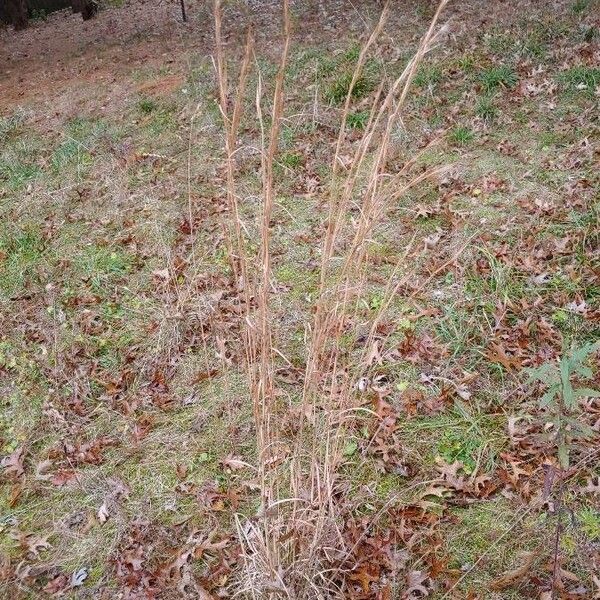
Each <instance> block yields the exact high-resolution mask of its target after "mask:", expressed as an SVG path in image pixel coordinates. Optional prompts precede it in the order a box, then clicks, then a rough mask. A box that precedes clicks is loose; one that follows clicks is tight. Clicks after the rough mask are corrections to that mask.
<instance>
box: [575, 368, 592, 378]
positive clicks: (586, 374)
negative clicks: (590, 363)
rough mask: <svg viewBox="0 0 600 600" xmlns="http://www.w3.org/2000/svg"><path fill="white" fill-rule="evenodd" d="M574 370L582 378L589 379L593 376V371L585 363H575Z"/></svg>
mask: <svg viewBox="0 0 600 600" xmlns="http://www.w3.org/2000/svg"><path fill="white" fill-rule="evenodd" d="M575 371H577V373H578V374H579V375H581V377H582V378H583V379H591V378H592V377H593V376H594V373H593V371H592V370H591V369H590V368H589V367H586V366H585V365H577V366H576V367H575Z"/></svg>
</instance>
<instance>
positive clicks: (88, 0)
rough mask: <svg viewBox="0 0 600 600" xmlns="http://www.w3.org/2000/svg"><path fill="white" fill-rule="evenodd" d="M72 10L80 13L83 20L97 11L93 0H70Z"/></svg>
mask: <svg viewBox="0 0 600 600" xmlns="http://www.w3.org/2000/svg"><path fill="white" fill-rule="evenodd" d="M71 7H72V8H73V12H78V13H81V16H82V17H83V20H84V21H87V20H88V19H91V18H92V17H93V16H94V15H95V14H96V13H97V12H98V5H97V4H96V1H95V0H72V2H71Z"/></svg>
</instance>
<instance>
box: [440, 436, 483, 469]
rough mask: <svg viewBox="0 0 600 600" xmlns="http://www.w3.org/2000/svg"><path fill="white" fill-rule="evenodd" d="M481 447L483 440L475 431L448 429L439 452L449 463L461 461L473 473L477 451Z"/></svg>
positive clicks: (464, 467)
mask: <svg viewBox="0 0 600 600" xmlns="http://www.w3.org/2000/svg"><path fill="white" fill-rule="evenodd" d="M480 448H481V440H480V438H479V437H478V436H477V435H474V434H473V432H465V431H453V430H452V431H447V432H445V433H444V434H443V435H442V438H441V440H440V443H439V445H438V448H437V451H438V454H439V455H440V456H441V457H442V458H443V459H444V461H445V462H447V463H448V464H452V463H453V462H455V461H457V460H458V461H460V462H461V463H462V465H463V470H464V472H465V473H467V474H469V475H470V474H471V473H473V471H474V470H475V468H476V466H477V460H476V457H477V453H478V451H479V449H480Z"/></svg>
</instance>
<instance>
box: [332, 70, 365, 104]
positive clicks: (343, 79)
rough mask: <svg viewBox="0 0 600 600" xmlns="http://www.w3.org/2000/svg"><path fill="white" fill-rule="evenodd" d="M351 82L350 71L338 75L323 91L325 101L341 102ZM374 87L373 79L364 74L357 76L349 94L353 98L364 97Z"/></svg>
mask: <svg viewBox="0 0 600 600" xmlns="http://www.w3.org/2000/svg"><path fill="white" fill-rule="evenodd" d="M351 83H352V73H344V74H343V75H341V76H340V77H338V78H337V79H336V80H335V81H334V82H333V83H332V84H331V86H330V87H329V89H328V90H327V91H326V93H325V98H326V100H327V101H329V102H332V103H333V104H341V103H342V102H344V100H345V99H346V96H347V95H348V91H349V90H350V84H351ZM374 89H375V83H374V81H373V80H372V79H371V78H369V77H366V76H359V77H358V79H357V80H356V82H355V84H354V87H353V88H352V92H351V94H350V95H351V96H352V98H354V99H355V100H359V99H360V98H364V97H365V96H366V95H367V94H369V93H370V92H372V91H373V90H374Z"/></svg>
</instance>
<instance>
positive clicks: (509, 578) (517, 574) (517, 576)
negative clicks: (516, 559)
mask: <svg viewBox="0 0 600 600" xmlns="http://www.w3.org/2000/svg"><path fill="white" fill-rule="evenodd" d="M537 555H538V552H523V553H522V554H521V564H520V565H519V566H518V567H517V568H516V569H512V570H511V571H507V572H506V573H504V574H503V575H501V576H500V577H498V578H497V579H494V581H492V583H491V584H490V589H492V590H496V591H498V590H504V589H506V588H509V587H511V586H513V585H515V584H516V583H519V582H520V581H522V580H523V579H525V578H526V577H527V574H528V573H529V571H530V570H531V566H532V565H533V562H534V561H535V559H536V557H537Z"/></svg>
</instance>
